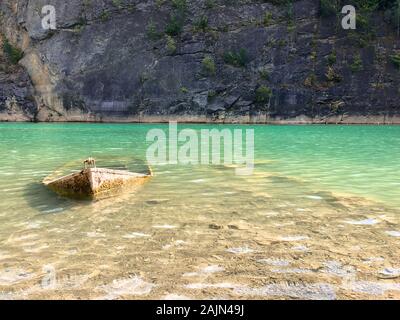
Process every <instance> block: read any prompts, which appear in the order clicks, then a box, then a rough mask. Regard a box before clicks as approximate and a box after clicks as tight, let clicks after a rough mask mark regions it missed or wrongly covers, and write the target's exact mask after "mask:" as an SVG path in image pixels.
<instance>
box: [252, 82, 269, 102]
mask: <svg viewBox="0 0 400 320" xmlns="http://www.w3.org/2000/svg"><path fill="white" fill-rule="evenodd" d="M271 97H272V90H271V89H270V88H268V87H266V86H261V87H259V88H258V89H257V90H256V102H257V103H266V102H268V101H269V100H270V99H271Z"/></svg>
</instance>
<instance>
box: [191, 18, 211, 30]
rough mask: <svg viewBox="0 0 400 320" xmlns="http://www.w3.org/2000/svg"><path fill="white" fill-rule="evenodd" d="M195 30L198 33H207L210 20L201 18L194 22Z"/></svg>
mask: <svg viewBox="0 0 400 320" xmlns="http://www.w3.org/2000/svg"><path fill="white" fill-rule="evenodd" d="M194 29H195V30H196V31H202V32H206V31H207V29H208V18H207V17H206V16H201V17H200V18H199V19H197V20H196V21H195V22H194Z"/></svg>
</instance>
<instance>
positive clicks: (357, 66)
mask: <svg viewBox="0 0 400 320" xmlns="http://www.w3.org/2000/svg"><path fill="white" fill-rule="evenodd" d="M350 69H351V71H352V72H353V73H356V72H359V71H361V70H362V69H363V64H362V59H361V56H360V55H359V54H357V55H356V56H355V57H354V60H353V63H352V64H351V65H350Z"/></svg>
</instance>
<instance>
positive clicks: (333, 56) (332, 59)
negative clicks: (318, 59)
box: [326, 51, 336, 66]
mask: <svg viewBox="0 0 400 320" xmlns="http://www.w3.org/2000/svg"><path fill="white" fill-rule="evenodd" d="M326 60H327V62H328V65H329V66H333V65H334V64H335V63H336V52H335V51H332V52H331V53H330V54H329V56H328V57H327V58H326Z"/></svg>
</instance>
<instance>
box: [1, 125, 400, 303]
mask: <svg viewBox="0 0 400 320" xmlns="http://www.w3.org/2000/svg"><path fill="white" fill-rule="evenodd" d="M158 127H161V128H165V130H167V129H168V126H167V125H126V124H12V123H4V124H0V141H1V144H0V155H1V157H0V191H1V193H0V298H3V299H13V298H26V299H29V298H107V299H119V298H179V297H183V298H264V299H276V298H294V299H295V298H307V299H319V298H321V299H334V298H339V299H342V298H343V299H345V298H399V297H400V278H399V277H400V247H399V245H400V237H399V236H400V210H399V208H400V188H399V186H400V171H399V167H400V165H399V163H398V156H399V155H400V127H396V126H393V127H390V126H387V127H375V126H299V127H297V126H254V127H252V126H207V125H185V126H182V127H180V128H192V129H197V130H199V129H202V128H220V129H225V128H232V129H233V128H243V129H246V128H254V129H255V147H256V150H255V163H256V167H255V171H254V174H253V175H251V176H246V177H242V176H236V175H235V170H234V168H232V167H228V166H212V165H211V166H171V165H165V166H157V167H155V168H154V171H155V177H154V178H153V179H152V180H151V181H150V182H149V183H147V184H146V185H144V186H143V187H142V188H141V189H140V190H137V191H135V192H132V193H126V194H123V195H121V196H120V197H117V198H110V199H106V200H102V201H99V202H93V203H92V202H77V201H71V200H67V199H62V198H59V197H57V196H55V195H54V194H52V193H51V192H50V191H48V190H46V188H44V187H43V186H42V185H41V184H40V182H41V180H42V179H43V178H44V177H45V176H47V175H48V174H50V173H52V172H53V171H54V170H56V169H58V168H60V167H61V166H64V165H65V164H67V166H69V167H71V166H72V167H73V166H74V165H75V164H77V165H78V168H77V169H79V161H80V160H81V159H84V158H86V157H88V156H93V157H96V158H98V159H99V160H103V161H104V162H103V163H107V165H110V164H115V165H116V166H118V165H119V164H120V163H121V162H124V161H125V160H126V159H128V160H127V161H129V160H130V159H142V160H143V159H144V157H145V152H146V148H147V147H148V144H147V143H146V140H145V137H146V133H147V132H148V130H150V129H152V128H158Z"/></svg>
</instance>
